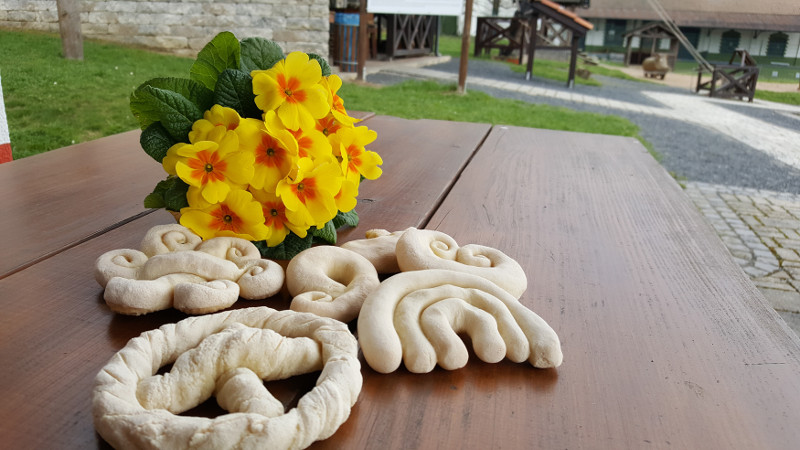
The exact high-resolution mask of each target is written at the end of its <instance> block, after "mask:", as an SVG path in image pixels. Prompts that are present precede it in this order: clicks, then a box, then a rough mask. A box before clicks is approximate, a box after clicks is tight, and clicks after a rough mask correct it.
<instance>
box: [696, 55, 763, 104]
mask: <svg viewBox="0 0 800 450" xmlns="http://www.w3.org/2000/svg"><path fill="white" fill-rule="evenodd" d="M734 61H738V64H734ZM713 67H714V70H713V72H711V79H710V80H708V81H703V70H702V69H700V70H698V72H697V87H696V88H695V92H700V90H708V96H709V97H718V98H738V99H739V100H743V99H744V98H745V97H746V98H747V99H748V101H749V102H750V103H752V102H753V97H755V94H756V83H757V82H758V73H759V69H758V65H757V64H756V62H755V60H754V59H753V58H752V57H751V56H750V54H749V53H748V52H747V50H744V49H741V48H739V49H736V50H735V51H734V52H733V55H731V59H730V61H728V64H714V65H713Z"/></svg>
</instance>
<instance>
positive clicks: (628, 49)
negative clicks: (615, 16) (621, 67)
mask: <svg viewBox="0 0 800 450" xmlns="http://www.w3.org/2000/svg"><path fill="white" fill-rule="evenodd" d="M634 38H639V47H638V50H634V49H633V40H634ZM662 39H669V50H667V51H659V47H660V45H659V42H660V41H661V40H662ZM624 42H625V65H626V66H629V65H631V64H641V63H642V61H644V60H645V58H647V57H649V56H653V55H655V54H656V53H666V54H667V62H668V64H669V68H670V70H674V69H675V60H676V59H677V58H678V50H679V49H680V41H678V38H677V37H676V36H675V34H674V33H673V32H672V31H670V30H669V28H667V26H666V25H664V24H663V23H661V22H651V23H648V24H645V25H643V26H641V27H639V28H636V29H633V30H631V31H629V32H627V33H625V35H624Z"/></svg>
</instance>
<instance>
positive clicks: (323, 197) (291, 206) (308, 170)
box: [275, 158, 343, 228]
mask: <svg viewBox="0 0 800 450" xmlns="http://www.w3.org/2000/svg"><path fill="white" fill-rule="evenodd" d="M342 181H343V178H342V173H341V170H340V169H339V167H338V166H337V165H336V164H335V163H333V162H332V161H331V160H327V161H325V162H322V163H318V164H314V161H312V160H311V159H310V158H300V159H299V160H298V161H297V167H296V169H295V170H293V171H292V173H291V174H289V176H288V177H286V178H284V179H283V180H281V181H279V182H278V187H277V189H276V190H275V192H276V194H278V197H280V198H281V200H283V204H284V205H286V209H287V210H291V211H292V212H294V213H297V214H298V217H300V218H301V220H302V221H303V222H307V223H311V224H313V225H315V226H317V227H318V228H321V227H323V226H325V223H327V222H328V221H329V220H331V219H333V218H334V217H336V213H337V211H338V209H337V208H336V200H334V197H335V196H336V194H337V193H338V192H339V190H340V189H341V187H342Z"/></svg>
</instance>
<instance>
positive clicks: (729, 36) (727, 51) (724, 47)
mask: <svg viewBox="0 0 800 450" xmlns="http://www.w3.org/2000/svg"><path fill="white" fill-rule="evenodd" d="M741 37H742V33H739V32H738V31H736V30H728V31H726V32H724V33H722V41H721V42H720V43H719V53H720V54H721V55H732V54H733V52H734V51H736V49H737V48H739V40H740V39H741Z"/></svg>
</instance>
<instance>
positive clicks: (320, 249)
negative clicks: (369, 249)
mask: <svg viewBox="0 0 800 450" xmlns="http://www.w3.org/2000/svg"><path fill="white" fill-rule="evenodd" d="M379 284H380V280H379V279H378V273H377V272H376V271H375V267H374V266H373V265H372V264H371V263H370V262H369V261H368V260H367V259H366V258H364V257H363V256H361V255H359V254H358V253H355V252H352V251H350V250H347V249H344V248H340V247H332V246H329V245H320V246H317V247H311V248H309V249H307V250H303V251H302V252H300V253H298V254H297V255H296V256H295V257H294V258H292V260H291V261H289V266H288V267H287V268H286V287H287V289H288V290H289V293H290V294H291V295H293V296H294V298H293V299H292V304H291V309H293V310H295V311H304V312H311V313H314V314H317V315H319V316H324V317H332V318H334V319H336V320H341V321H342V322H350V321H351V320H353V319H355V318H356V317H358V312H359V311H360V310H361V304H362V303H364V299H365V298H366V297H367V295H369V294H370V293H371V292H372V291H374V290H375V289H377V287H378V285H379Z"/></svg>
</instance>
